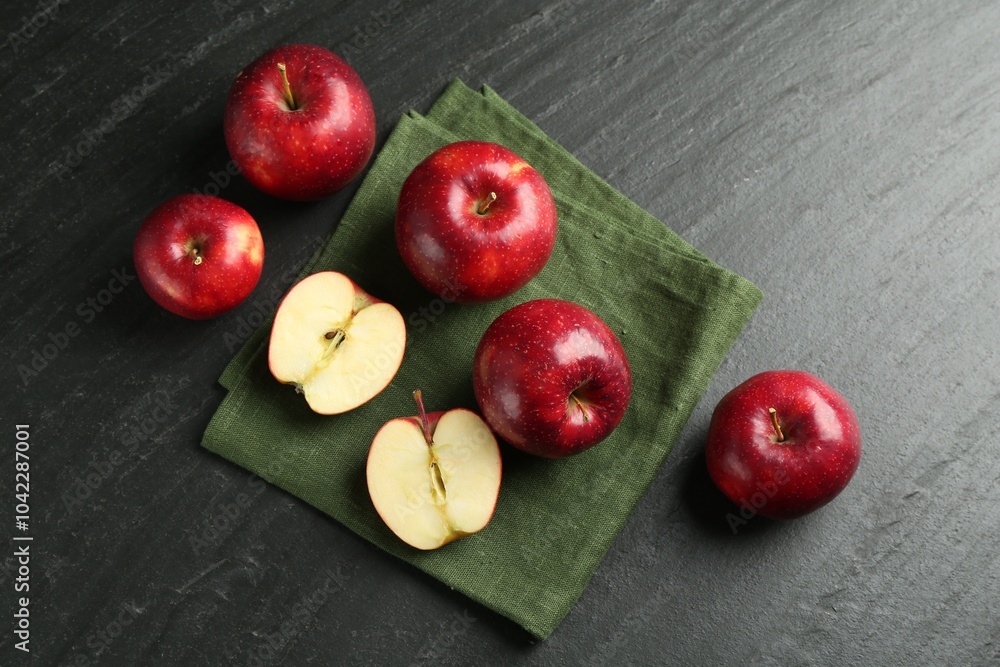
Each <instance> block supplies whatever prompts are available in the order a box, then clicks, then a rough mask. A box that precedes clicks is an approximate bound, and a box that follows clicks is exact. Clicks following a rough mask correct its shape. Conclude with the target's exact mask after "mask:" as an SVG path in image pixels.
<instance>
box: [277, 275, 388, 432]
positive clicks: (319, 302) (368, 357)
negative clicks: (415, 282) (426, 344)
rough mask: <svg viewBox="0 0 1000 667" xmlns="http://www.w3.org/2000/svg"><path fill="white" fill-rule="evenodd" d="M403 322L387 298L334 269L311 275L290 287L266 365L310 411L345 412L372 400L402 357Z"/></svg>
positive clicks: (279, 312) (279, 310) (383, 387)
mask: <svg viewBox="0 0 1000 667" xmlns="http://www.w3.org/2000/svg"><path fill="white" fill-rule="evenodd" d="M405 347H406V324H405V323H404V322H403V316H402V315H400V314H399V311H398V310H396V309H395V308H394V307H393V306H392V305H391V304H388V303H385V302H384V301H379V300H378V299H376V298H374V297H372V296H371V295H370V294H368V293H366V292H365V291H364V290H363V289H361V288H360V287H358V285H357V284H355V282H354V281H353V280H351V279H350V278H348V277H347V276H345V275H344V274H342V273H337V272H335V271H323V272H322V273H314V274H313V275H311V276H309V277H308V278H305V279H304V280H302V281H301V282H300V283H298V284H297V285H295V286H294V287H293V288H292V289H291V290H289V292H288V294H287V295H285V298H284V299H283V300H282V302H281V305H280V306H279V307H278V312H277V313H276V314H275V316H274V325H273V326H272V327H271V343H270V347H269V348H268V365H269V366H270V368H271V373H272V374H273V375H274V377H275V378H277V379H278V381H280V382H285V383H287V384H293V385H295V388H296V390H297V391H299V392H300V393H302V394H305V397H306V402H307V403H308V404H309V407H310V408H312V409H313V410H314V411H316V412H318V413H320V414H324V415H335V414H339V413H341V412H347V411H348V410H351V409H353V408H356V407H358V406H359V405H361V404H363V403H366V402H367V401H369V400H371V399H372V398H374V397H375V396H376V395H377V394H378V393H379V392H380V391H382V390H383V389H385V388H386V387H387V386H388V385H389V383H390V382H391V381H392V378H394V377H395V376H396V371H398V370H399V366H400V364H402V363H403V351H404V349H405Z"/></svg>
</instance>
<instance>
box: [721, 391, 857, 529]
mask: <svg viewBox="0 0 1000 667" xmlns="http://www.w3.org/2000/svg"><path fill="white" fill-rule="evenodd" d="M705 458H706V460H707V462H708V472H709V475H710V476H711V477H712V480H713V481H714V482H715V484H716V485H717V486H718V487H719V489H720V490H722V492H723V493H724V494H726V496H727V497H728V498H729V499H730V500H732V501H733V502H734V503H737V504H739V505H740V506H741V507H743V508H744V509H745V510H747V508H749V510H748V511H752V512H755V513H757V514H761V515H762V516H766V517H771V518H773V519H792V518H795V517H797V516H801V515H803V514H807V513H809V512H812V511H813V510H815V509H817V508H819V507H822V506H823V505H825V504H826V503H828V502H830V501H831V500H833V499H834V498H835V497H836V496H837V494H839V493H840V492H841V491H843V490H844V487H845V486H847V483H848V482H849V481H851V477H852V476H853V475H854V471H855V470H857V467H858V462H859V461H860V459H861V430H860V428H859V427H858V420H857V417H855V416H854V410H852V409H851V406H850V404H849V403H848V402H847V400H846V399H845V398H844V397H843V396H841V395H840V394H839V393H837V391H836V390H835V389H833V388H832V387H831V386H829V385H828V384H826V383H825V382H823V381H822V380H820V379H819V378H818V377H816V376H815V375H811V374H809V373H806V372H803V371H767V372H765V373H760V374H758V375H754V376H753V377H752V378H750V379H749V380H747V381H746V382H744V383H743V384H741V385H740V386H738V387H736V388H735V389H733V390H732V391H730V392H729V393H728V394H726V395H725V396H724V397H723V398H722V400H721V401H719V404H718V405H717V406H716V408H715V412H714V413H713V414H712V422H711V425H710V426H709V428H708V443H707V448H706V450H705Z"/></svg>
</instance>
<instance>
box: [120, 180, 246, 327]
mask: <svg viewBox="0 0 1000 667" xmlns="http://www.w3.org/2000/svg"><path fill="white" fill-rule="evenodd" d="M133 255H134V259H135V268H136V274H137V275H138V276H139V282H141V283H142V286H143V287H144V288H145V289H146V292H148V293H149V296H151V297H153V301H155V302H156V303H158V304H160V305H161V306H163V307H164V308H166V309H167V310H169V311H170V312H172V313H176V314H177V315H181V316H183V317H189V318H191V319H193V320H204V319H208V318H209V317H215V316H216V315H220V314H222V313H224V312H226V311H227V310H231V309H233V308H235V307H236V306H238V305H239V304H240V303H241V302H242V301H243V300H244V299H246V298H247V296H249V294H250V292H252V291H253V288H254V287H256V285H257V281H258V280H260V272H261V269H262V268H263V266H264V240H263V239H262V238H261V236H260V229H258V227H257V223H256V222H255V221H254V219H253V218H252V217H250V214H249V213H247V212H246V211H245V210H243V209H242V208H240V207H239V206H237V205H236V204H233V203H230V202H228V201H226V200H224V199H219V198H218V197H211V196H209V195H195V194H191V195H180V196H178V197H174V198H173V199H168V200H167V201H165V202H163V203H162V204H160V205H159V206H157V207H156V208H155V209H154V210H153V212H152V213H150V214H149V217H147V218H146V220H145V221H144V222H143V223H142V226H141V227H140V228H139V232H138V233H137V234H136V236H135V244H134V246H133Z"/></svg>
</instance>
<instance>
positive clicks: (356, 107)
mask: <svg viewBox="0 0 1000 667" xmlns="http://www.w3.org/2000/svg"><path fill="white" fill-rule="evenodd" d="M223 129H224V131H225V134H226V146H228V147H229V154H230V155H232V157H233V160H234V161H235V162H236V165H237V166H238V167H239V169H240V171H241V172H242V173H243V176H244V177H245V178H246V179H247V180H248V181H250V182H251V183H252V184H253V185H255V186H256V187H258V188H260V189H261V190H263V191H264V192H266V193H268V194H271V195H274V196H276V197H282V198H284V199H292V200H295V201H306V200H311V199H320V198H321V197H326V196H327V195H329V194H332V193H333V192H335V191H337V190H339V189H340V188H342V187H344V186H345V185H347V184H348V183H349V182H350V181H351V180H353V179H354V177H355V176H357V175H358V173H360V172H361V170H362V169H364V166H365V165H366V164H367V163H368V158H370V157H371V154H372V150H373V149H374V148H375V110H374V107H373V106H372V100H371V97H370V96H369V95H368V89H367V88H365V84H364V83H363V82H362V81H361V77H360V76H358V73H357V72H355V71H354V70H353V69H352V68H351V66H350V65H348V64H347V63H346V62H344V61H343V60H342V59H340V58H339V57H338V56H337V55H335V54H333V53H331V52H330V51H328V50H326V49H324V48H322V47H319V46H312V45H309V44H290V45H287V46H279V47H278V48H276V49H274V50H272V51H268V52H267V53H265V54H264V55H262V56H261V57H260V58H258V59H257V60H255V61H253V62H252V63H250V65H248V66H247V67H246V68H244V69H243V71H241V72H240V73H239V74H237V75H236V81H235V82H234V83H233V87H232V88H231V89H230V90H229V98H228V99H227V100H226V115H225V121H224V124H223Z"/></svg>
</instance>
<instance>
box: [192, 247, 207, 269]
mask: <svg viewBox="0 0 1000 667" xmlns="http://www.w3.org/2000/svg"><path fill="white" fill-rule="evenodd" d="M188 256H189V257H190V258H191V259H193V260H194V265H195V266H199V265H200V264H201V263H202V262H203V261H205V258H204V257H202V256H201V253H200V252H198V249H197V248H191V249H190V250H189V251H188Z"/></svg>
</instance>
